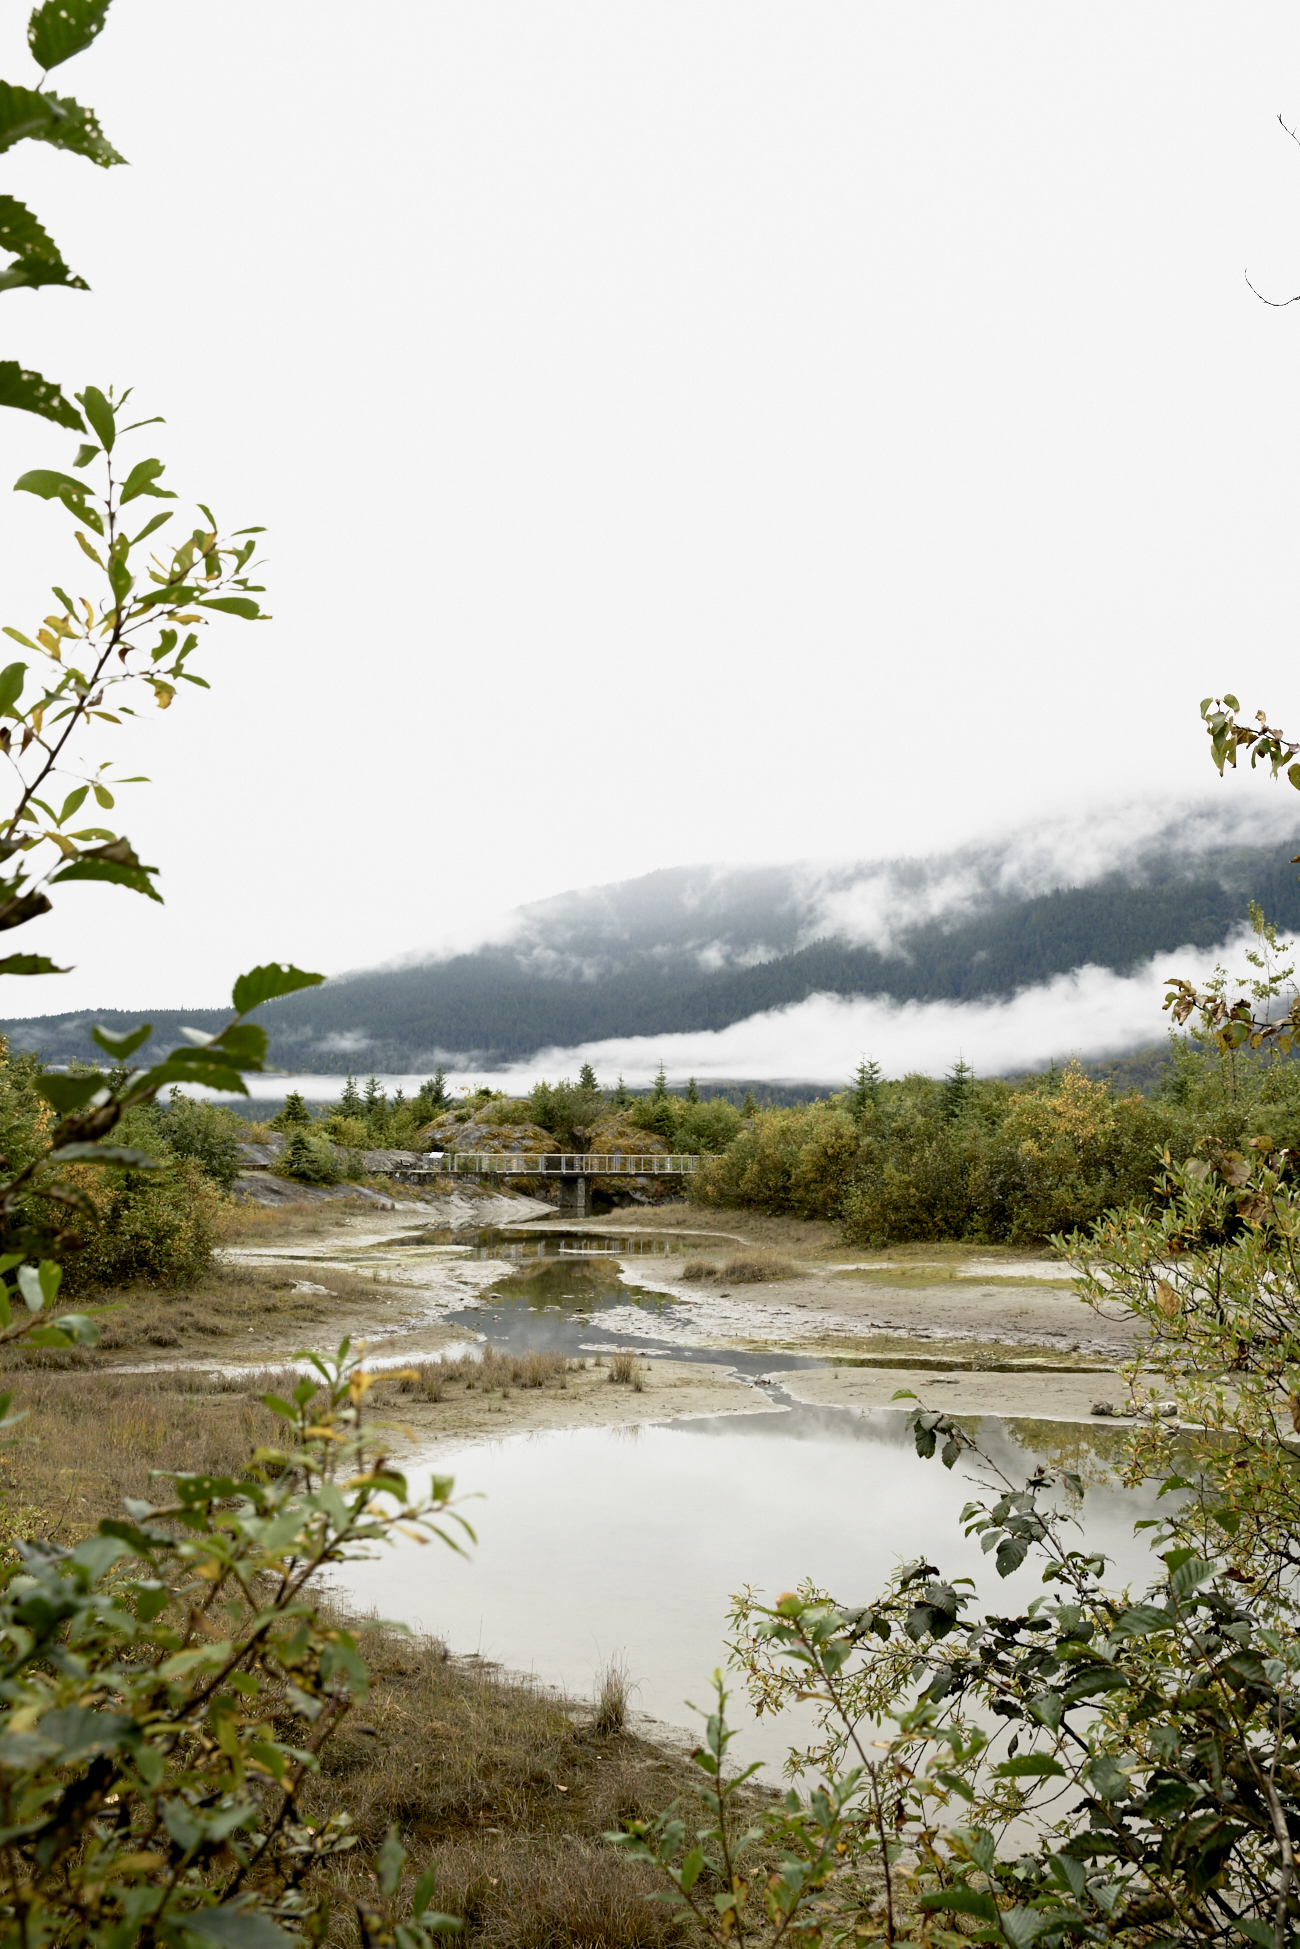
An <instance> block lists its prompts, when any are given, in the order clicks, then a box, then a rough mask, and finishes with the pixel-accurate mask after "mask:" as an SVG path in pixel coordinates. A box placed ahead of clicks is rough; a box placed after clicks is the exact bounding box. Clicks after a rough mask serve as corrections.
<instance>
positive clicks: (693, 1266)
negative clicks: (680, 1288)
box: [682, 1252, 799, 1286]
mask: <svg viewBox="0 0 1300 1949" xmlns="http://www.w3.org/2000/svg"><path fill="white" fill-rule="evenodd" d="M798 1272H799V1268H798V1267H797V1266H796V1265H795V1264H794V1263H793V1261H792V1260H790V1259H785V1258H782V1256H781V1254H780V1253H779V1252H737V1253H736V1255H735V1256H734V1258H730V1259H727V1260H726V1261H725V1262H724V1263H721V1264H720V1263H719V1262H718V1261H717V1260H716V1259H688V1260H687V1262H686V1264H685V1265H684V1266H683V1267H682V1278H683V1279H699V1280H704V1279H714V1280H719V1281H722V1280H725V1281H726V1283H727V1284H728V1285H734V1286H747V1285H758V1284H760V1283H761V1282H762V1281H763V1280H765V1279H794V1278H797V1276H798Z"/></svg>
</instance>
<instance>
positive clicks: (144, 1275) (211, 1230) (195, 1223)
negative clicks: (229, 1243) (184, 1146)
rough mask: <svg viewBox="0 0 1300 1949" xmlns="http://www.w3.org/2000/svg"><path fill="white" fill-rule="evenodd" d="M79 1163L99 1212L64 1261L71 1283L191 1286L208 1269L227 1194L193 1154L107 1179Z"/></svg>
mask: <svg viewBox="0 0 1300 1949" xmlns="http://www.w3.org/2000/svg"><path fill="white" fill-rule="evenodd" d="M81 1170H82V1173H83V1175H81V1176H80V1178H79V1182H80V1185H81V1188H82V1189H83V1190H84V1191H85V1192H86V1193H87V1195H88V1197H89V1198H90V1200H91V1202H92V1203H93V1204H94V1205H95V1207H96V1210H97V1214H98V1215H97V1220H96V1222H94V1223H91V1224H88V1225H87V1226H86V1227H85V1229H84V1230H83V1232H82V1245H81V1250H80V1251H78V1252H76V1253H75V1254H74V1255H73V1256H72V1257H71V1258H70V1259H69V1260H68V1261H67V1265H66V1268H65V1279H64V1283H65V1288H66V1289H67V1290H69V1291H74V1292H75V1291H78V1290H83V1289H85V1288H86V1287H89V1286H126V1285H134V1284H143V1285H151V1286H188V1285H191V1284H192V1283H193V1281H194V1280H195V1279H197V1278H198V1277H199V1275H200V1274H201V1273H202V1272H204V1271H206V1269H207V1267H208V1264H209V1262H210V1260H211V1258H212V1251H213V1247H214V1246H215V1244H216V1241H217V1235H218V1231H219V1229H220V1225H221V1220H222V1218H223V1217H224V1215H225V1213H226V1212H227V1211H228V1210H229V1209H230V1201H229V1199H228V1198H227V1197H226V1195H225V1193H224V1192H222V1191H220V1190H219V1189H218V1187H217V1186H216V1184H214V1183H213V1181H212V1179H211V1178H210V1177H209V1176H208V1174H207V1172H206V1171H205V1170H203V1169H202V1167H201V1166H200V1165H199V1164H197V1163H196V1162H195V1161H194V1159H193V1158H192V1157H178V1158H174V1159H172V1160H171V1161H170V1162H169V1163H167V1164H165V1165H164V1167H163V1168H162V1169H161V1170H159V1171H124V1172H123V1173H122V1175H121V1176H120V1178H118V1179H117V1180H116V1182H114V1183H109V1184H106V1183H105V1181H104V1178H103V1177H102V1175H101V1174H99V1173H97V1172H94V1173H92V1172H91V1171H89V1170H86V1169H85V1167H81ZM68 1175H69V1176H70V1177H71V1176H72V1175H73V1173H72V1172H69V1174H68Z"/></svg>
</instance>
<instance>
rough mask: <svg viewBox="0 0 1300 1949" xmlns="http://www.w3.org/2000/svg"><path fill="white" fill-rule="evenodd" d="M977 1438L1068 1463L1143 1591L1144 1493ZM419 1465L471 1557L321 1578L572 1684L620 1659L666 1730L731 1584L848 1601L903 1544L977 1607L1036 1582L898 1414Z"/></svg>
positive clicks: (709, 1658) (523, 1446) (704, 1426)
mask: <svg viewBox="0 0 1300 1949" xmlns="http://www.w3.org/2000/svg"><path fill="white" fill-rule="evenodd" d="M652 1378H653V1376H652ZM647 1408H648V1410H649V1411H651V1412H652V1411H653V1406H652V1403H651V1402H647ZM980 1434H981V1441H982V1443H983V1445H984V1446H985V1448H986V1450H987V1452H988V1454H989V1455H990V1457H991V1458H992V1459H993V1460H995V1461H997V1462H999V1463H1000V1464H1001V1465H1002V1467H1003V1468H1004V1469H1005V1470H1006V1471H1007V1473H1008V1474H1009V1475H1011V1476H1012V1477H1013V1479H1014V1480H1015V1481H1016V1483H1017V1484H1018V1483H1019V1482H1020V1481H1022V1480H1023V1478H1024V1477H1025V1475H1027V1474H1028V1473H1029V1472H1030V1470H1031V1468H1032V1466H1033V1461H1034V1459H1035V1458H1036V1457H1042V1458H1044V1459H1046V1460H1047V1461H1049V1462H1055V1463H1058V1464H1059V1465H1061V1466H1064V1467H1067V1468H1070V1469H1073V1470H1075V1471H1076V1472H1079V1473H1081V1474H1083V1476H1084V1479H1085V1481H1086V1482H1089V1481H1090V1482H1091V1484H1092V1486H1090V1487H1088V1488H1087V1490H1086V1494H1085V1514H1086V1520H1087V1525H1088V1536H1089V1541H1090V1543H1091V1544H1092V1545H1093V1546H1094V1547H1100V1548H1101V1549H1104V1550H1105V1551H1106V1552H1107V1554H1108V1555H1109V1556H1111V1557H1112V1558H1114V1559H1115V1562H1114V1569H1113V1579H1114V1581H1115V1582H1116V1583H1124V1582H1132V1583H1134V1584H1135V1585H1137V1584H1141V1583H1144V1582H1145V1580H1146V1578H1147V1576H1148V1575H1149V1571H1148V1564H1149V1561H1150V1559H1149V1554H1148V1548H1147V1545H1146V1543H1145V1542H1144V1541H1138V1542H1135V1540H1134V1536H1133V1524H1134V1522H1135V1520H1137V1519H1138V1518H1139V1517H1141V1516H1144V1515H1146V1514H1148V1513H1150V1510H1149V1506H1148V1498H1147V1497H1146V1496H1145V1495H1143V1496H1139V1495H1135V1494H1134V1493H1132V1492H1128V1491H1125V1490H1123V1489H1121V1488H1120V1487H1119V1486H1118V1484H1117V1482H1116V1481H1115V1479H1114V1477H1113V1475H1111V1473H1110V1471H1109V1469H1108V1467H1107V1466H1106V1462H1105V1457H1104V1455H1103V1454H1100V1453H1099V1452H1098V1448H1097V1443H1098V1442H1102V1443H1104V1442H1105V1439H1106V1437H1105V1433H1104V1431H1095V1432H1094V1431H1093V1430H1091V1429H1089V1428H1085V1427H1083V1426H1081V1425H1074V1424H1053V1423H1044V1422H999V1421H996V1420H992V1419H985V1421H984V1422H983V1423H982V1426H981V1430H980ZM432 1466H436V1467H437V1469H438V1470H439V1472H454V1473H455V1475H456V1478H457V1484H458V1487H459V1488H460V1489H461V1490H462V1491H464V1492H466V1493H467V1494H475V1495H477V1496H480V1497H481V1498H482V1500H479V1501H474V1502H470V1503H467V1504H466V1505H465V1513H466V1514H467V1515H468V1516H469V1519H470V1521H471V1522H472V1523H473V1525H474V1527H475V1529H476V1531H477V1532H478V1537H479V1542H478V1544H477V1546H476V1547H474V1548H473V1549H472V1550H471V1552H470V1560H469V1561H468V1562H466V1561H462V1560H461V1559H459V1558H457V1557H455V1556H454V1555H453V1554H452V1552H451V1551H449V1550H446V1549H444V1548H442V1547H441V1546H440V1545H436V1544H435V1545H430V1546H428V1547H426V1548H419V1547H416V1546H414V1545H408V1544H402V1545H399V1546H398V1548H397V1549H396V1550H394V1551H392V1552H391V1553H389V1554H387V1555H385V1556H383V1557H381V1558H380V1559H378V1560H376V1561H372V1562H369V1563H367V1564H364V1565H358V1566H355V1567H353V1568H351V1569H346V1570H342V1571H341V1572H340V1575H339V1581H340V1583H342V1584H343V1586H344V1587H345V1588H346V1589H347V1591H348V1593H349V1595H350V1596H351V1598H352V1601H354V1602H356V1603H359V1604H361V1605H364V1606H366V1607H369V1608H372V1609H374V1610H376V1611H377V1612H378V1613H379V1614H380V1615H382V1616H387V1617H395V1618H401V1619H404V1620H405V1621H406V1622H408V1623H410V1624H411V1625H413V1626H416V1627H418V1628H420V1629H423V1630H427V1631H430V1632H433V1633H435V1634H436V1635H438V1636H439V1637H441V1638H443V1639H444V1640H445V1641H446V1643H447V1644H448V1645H449V1646H450V1647H451V1649H452V1650H453V1651H454V1652H460V1653H465V1652H479V1653H481V1654H482V1655H483V1656H485V1657H488V1658H492V1659H495V1660H498V1661H499V1662H500V1663H502V1664H504V1665H506V1666H509V1667H511V1668H513V1669H516V1670H521V1671H529V1672H533V1673H535V1674H536V1676H537V1677H538V1678H540V1679H542V1680H543V1681H545V1682H546V1683H549V1684H553V1685H556V1686H559V1687H562V1688H563V1689H564V1690H565V1691H567V1692H568V1693H570V1694H571V1695H573V1696H576V1697H587V1696H590V1694H591V1691H592V1687H593V1680H594V1677H595V1674H596V1673H597V1671H598V1670H599V1669H600V1667H601V1666H602V1665H603V1664H604V1663H605V1661H606V1660H607V1659H609V1658H610V1656H611V1655H613V1654H621V1655H622V1656H623V1657H624V1658H625V1660H626V1662H627V1665H628V1667H629V1670H630V1672H631V1675H632V1677H633V1679H634V1680H635V1681H636V1683H637V1685H638V1688H639V1689H638V1691H637V1693H636V1695H635V1699H634V1703H635V1704H636V1705H637V1706H638V1707H639V1708H640V1709H641V1710H642V1711H645V1712H648V1713H651V1714H653V1715H654V1716H655V1717H656V1718H658V1719H661V1720H667V1721H669V1722H671V1723H674V1724H678V1725H690V1724H691V1723H692V1715H691V1713H690V1711H689V1710H688V1708H687V1706H686V1701H687V1700H688V1699H689V1700H694V1701H696V1702H697V1703H700V1704H702V1703H704V1700H705V1698H706V1694H707V1686H708V1680H709V1674H710V1672H711V1671H712V1670H713V1668H714V1667H715V1666H716V1665H718V1664H720V1663H723V1662H724V1660H725V1634H726V1614H727V1609H728V1600H729V1598H730V1596H731V1594H732V1593H733V1592H735V1591H738V1590H739V1589H741V1587H742V1586H743V1585H745V1584H747V1583H748V1584H752V1585H754V1586H755V1587H757V1588H760V1589H763V1590H765V1591H767V1592H768V1593H769V1595H775V1594H776V1593H778V1592H780V1591H782V1590H787V1589H789V1588H791V1587H792V1586H794V1585H796V1584H798V1583H800V1582H801V1581H802V1580H803V1579H804V1578H807V1577H811V1578H812V1579H814V1580H815V1581H816V1582H817V1583H818V1584H820V1585H822V1586H823V1587H825V1588H827V1589H829V1590H830V1591H832V1592H833V1593H834V1594H835V1595H836V1596H837V1597H838V1598H839V1599H841V1600H842V1601H844V1602H846V1603H862V1602H864V1601H866V1600H867V1599H869V1598H870V1597H872V1596H873V1595H874V1594H875V1593H876V1592H877V1591H878V1590H879V1589H880V1588H881V1587H882V1586H883V1584H884V1582H885V1580H886V1579H887V1577H888V1576H889V1574H890V1571H891V1570H892V1569H893V1567H894V1565H895V1564H896V1563H898V1562H900V1561H903V1560H911V1559H914V1558H915V1557H916V1556H917V1555H918V1554H920V1553H922V1552H924V1553H926V1554H928V1555H929V1557H930V1559H931V1561H932V1562H934V1563H936V1564H937V1565H938V1566H939V1567H940V1568H941V1569H942V1571H943V1573H944V1574H945V1575H946V1576H949V1577H955V1576H968V1577H973V1578H975V1579H976V1580H977V1583H978V1586H979V1589H980V1591H981V1594H982V1595H983V1596H984V1597H985V1598H986V1599H992V1600H993V1602H994V1604H995V1607H996V1608H998V1609H1003V1608H1009V1607H1010V1606H1011V1605H1012V1604H1013V1603H1024V1602H1027V1601H1028V1599H1029V1598H1030V1597H1032V1596H1033V1595H1034V1594H1036V1593H1037V1592H1038V1591H1040V1590H1041V1589H1042V1585H1041V1582H1040V1581H1039V1578H1040V1575H1041V1571H1040V1570H1037V1569H1035V1568H1033V1567H1032V1558H1031V1559H1030V1562H1028V1563H1026V1565H1025V1566H1024V1567H1023V1568H1022V1569H1021V1570H1020V1571H1018V1572H1017V1573H1016V1574H1015V1576H1013V1577H1011V1578H1009V1579H1007V1580H1006V1581H1005V1582H1003V1581H1002V1580H1000V1579H999V1578H998V1577H997V1575H996V1573H995V1572H994V1571H993V1570H992V1569H991V1567H990V1561H989V1559H988V1558H987V1557H985V1556H983V1555H982V1554H981V1552H980V1550H979V1548H978V1545H977V1544H975V1543H967V1542H966V1541H965V1540H964V1539H963V1537H962V1534H961V1529H960V1526H959V1524H958V1522H957V1514H958V1511H959V1510H960V1508H961V1506H962V1504H963V1503H964V1502H966V1501H967V1500H968V1499H969V1498H970V1497H971V1496H972V1495H973V1494H976V1493H978V1490H977V1488H976V1482H977V1479H978V1476H979V1474H980V1467H979V1464H978V1463H972V1462H970V1461H964V1462H963V1463H959V1464H958V1465H957V1467H956V1468H954V1469H953V1470H952V1471H951V1472H949V1471H947V1470H945V1469H944V1468H943V1467H942V1466H941V1465H940V1464H939V1462H938V1461H937V1460H936V1461H929V1462H923V1461H921V1460H919V1459H918V1458H917V1456H916V1454H915V1450H914V1448H913V1445H912V1441H911V1437H910V1434H909V1433H908V1432H907V1430H906V1428H905V1427H904V1422H903V1415H902V1413H901V1412H900V1411H899V1410H897V1409H892V1410H879V1411H876V1412H874V1413H871V1414H857V1413H853V1412H850V1411H847V1410H840V1409H834V1408H825V1409H820V1408H807V1407H799V1406H795V1407H791V1408H788V1409H786V1410H784V1411H782V1410H780V1409H776V1410H774V1411H768V1412H756V1413H747V1414H734V1415H718V1416H710V1417H708V1418H701V1419H699V1420H696V1421H678V1422H668V1423H659V1424H647V1425H642V1426H641V1427H639V1428H632V1429H629V1430H607V1429H592V1428H580V1429H571V1430H564V1431H559V1432H555V1433H545V1434H534V1435H521V1436H514V1437H508V1438H506V1439H504V1440H502V1441H498V1442H494V1443H485V1444H478V1445H474V1446H468V1447H466V1448H465V1449H463V1450H462V1451H460V1452H459V1453H449V1452H448V1451H447V1450H446V1449H440V1450H438V1451H437V1452H436V1456H435V1455H434V1454H433V1453H432V1452H431V1453H430V1455H429V1456H427V1457H424V1458H421V1459H419V1460H417V1461H416V1462H414V1463H411V1464H408V1474H409V1475H410V1476H411V1477H412V1478H413V1480H415V1481H416V1482H418V1480H419V1478H420V1476H421V1475H422V1474H423V1473H424V1472H425V1471H427V1470H428V1469H429V1468H430V1467H432ZM738 1704H739V1701H738ZM736 1716H737V1719H738V1721H740V1722H741V1723H743V1724H744V1726H745V1728H746V1736H745V1739H744V1742H743V1745H744V1751H743V1753H742V1755H741V1757H742V1758H749V1759H754V1758H762V1759H764V1760H766V1761H767V1762H769V1763H773V1764H775V1763H778V1762H779V1760H780V1758H781V1757H782V1755H783V1754H784V1751H785V1748H786V1745H787V1744H788V1743H789V1741H790V1740H791V1739H793V1738H794V1737H796V1735H797V1733H798V1731H799V1727H798V1725H797V1724H796V1723H794V1722H787V1721H786V1720H784V1719H783V1720H781V1721H776V1722H773V1721H771V1720H765V1721H762V1722H761V1723H757V1724H756V1723H755V1722H754V1721H753V1720H752V1719H751V1718H750V1717H749V1715H748V1713H747V1712H745V1711H744V1710H743V1709H742V1710H739V1711H738V1712H737V1715H736Z"/></svg>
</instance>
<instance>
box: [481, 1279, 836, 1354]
mask: <svg viewBox="0 0 1300 1949" xmlns="http://www.w3.org/2000/svg"><path fill="white" fill-rule="evenodd" d="M629 1313H630V1314H633V1315H634V1316H635V1317H634V1318H633V1319H631V1320H629V1318H628V1315H629ZM602 1315H609V1316H611V1317H608V1318H602V1317H601V1316H602ZM446 1317H447V1318H448V1319H449V1320H452V1321H454V1322H455V1323H456V1325H458V1326H468V1327H473V1328H474V1330H475V1331H476V1332H479V1333H484V1334H486V1335H487V1337H488V1339H489V1340H490V1341H491V1342H492V1343H493V1345H495V1346H499V1347H508V1348H509V1349H510V1350H511V1352H513V1353H532V1352H539V1351H540V1352H546V1353H562V1354H566V1355H567V1356H568V1357H569V1358H570V1359H574V1358H576V1357H577V1356H578V1355H580V1354H584V1353H590V1352H591V1350H592V1349H593V1348H596V1347H636V1348H644V1349H646V1350H647V1351H652V1352H659V1353H671V1355H672V1357H673V1359H674V1360H691V1361H703V1362H708V1363H715V1362H718V1361H721V1362H723V1364H724V1365H726V1366H727V1367H731V1368H734V1369H735V1370H736V1371H737V1372H738V1373H743V1374H750V1375H754V1374H766V1373H769V1372H771V1370H772V1369H773V1368H774V1367H824V1366H825V1365H826V1362H825V1360H824V1359H821V1358H818V1359H815V1360H814V1359H809V1358H807V1357H800V1356H798V1355H793V1354H785V1353H780V1352H778V1351H776V1350H772V1351H769V1352H767V1353H756V1354H747V1353H736V1352H733V1351H732V1350H731V1349H730V1348H727V1349H725V1350H723V1351H719V1349H718V1348H717V1346H716V1345H715V1346H691V1345H689V1344H688V1343H686V1342H685V1341H683V1340H682V1338H681V1337H680V1334H679V1333H677V1332H675V1331H674V1330H673V1329H674V1328H676V1327H677V1326H678V1325H679V1324H680V1325H689V1324H690V1319H691V1316H690V1302H689V1300H685V1301H684V1300H677V1299H674V1298H673V1297H672V1296H671V1295H670V1294H668V1293H656V1292H649V1291H647V1289H646V1288H645V1287H644V1286H629V1285H625V1284H624V1283H623V1281H622V1280H621V1279H620V1278H619V1271H618V1265H617V1262H613V1263H611V1262H609V1261H606V1260H601V1259H591V1258H579V1257H576V1256H575V1257H574V1258H572V1259H570V1260H568V1261H565V1260H563V1259H544V1260H536V1261H534V1262H533V1263H531V1264H529V1265H525V1266H521V1267H520V1268H519V1269H518V1271H513V1272H507V1271H505V1270H504V1268H503V1271H502V1276H501V1277H500V1279H496V1280H493V1281H492V1282H491V1284H490V1285H487V1286H484V1287H483V1288H482V1296H481V1297H480V1298H478V1299H477V1300H476V1301H475V1303H474V1304H473V1305H472V1306H467V1307H465V1308H464V1309H462V1310H461V1311H459V1312H451V1313H448V1314H447V1315H446Z"/></svg>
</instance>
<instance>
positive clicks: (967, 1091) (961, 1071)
mask: <svg viewBox="0 0 1300 1949" xmlns="http://www.w3.org/2000/svg"><path fill="white" fill-rule="evenodd" d="M974 1093H975V1071H974V1070H973V1069H972V1068H971V1066H970V1064H969V1063H967V1062H963V1061H962V1059H961V1057H960V1056H958V1058H957V1060H956V1062H955V1063H954V1064H953V1066H952V1068H951V1069H950V1070H949V1071H948V1074H947V1075H946V1076H945V1077H944V1082H943V1115H944V1117H945V1118H947V1120H948V1121H949V1122H951V1121H952V1120H953V1118H954V1117H959V1116H960V1115H961V1113H962V1111H963V1110H964V1109H965V1108H966V1106H967V1104H968V1103H969V1102H970V1100H971V1097H972V1096H973V1095H974Z"/></svg>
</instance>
